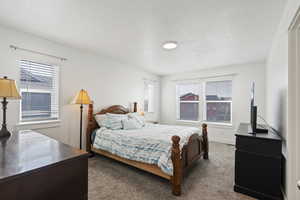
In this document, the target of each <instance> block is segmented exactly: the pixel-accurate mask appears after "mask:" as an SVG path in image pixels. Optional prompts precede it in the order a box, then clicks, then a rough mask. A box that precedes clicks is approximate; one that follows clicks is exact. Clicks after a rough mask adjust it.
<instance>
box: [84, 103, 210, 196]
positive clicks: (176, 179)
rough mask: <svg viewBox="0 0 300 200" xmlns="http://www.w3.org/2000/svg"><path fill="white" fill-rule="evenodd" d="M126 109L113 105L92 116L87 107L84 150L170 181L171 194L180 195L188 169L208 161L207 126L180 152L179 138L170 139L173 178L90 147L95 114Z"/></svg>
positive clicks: (91, 111) (90, 109)
mask: <svg viewBox="0 0 300 200" xmlns="http://www.w3.org/2000/svg"><path fill="white" fill-rule="evenodd" d="M136 106H137V105H136V104H135V106H134V111H136V110H137V109H136ZM128 112H129V111H128V109H126V108H124V107H122V106H119V105H115V106H111V107H109V108H107V109H103V110H101V111H100V112H98V113H96V114H94V113H93V105H92V104H90V105H89V111H88V126H87V133H86V150H87V151H88V152H90V153H92V154H93V153H97V154H100V155H103V156H106V157H109V158H112V159H114V160H117V161H119V162H123V163H126V164H128V165H131V166H134V167H136V168H139V169H142V170H145V171H147V172H150V173H152V174H155V175H158V176H160V177H162V178H165V179H167V180H170V181H171V184H172V193H173V194H174V195H177V196H178V195H180V194H181V184H182V180H183V177H184V174H186V173H187V172H188V170H189V168H190V167H191V166H192V165H193V164H194V163H195V162H196V161H198V160H199V159H200V158H201V157H202V156H203V158H204V159H208V137H207V125H206V124H202V136H199V134H193V135H192V136H191V137H190V138H189V141H188V144H186V145H184V146H183V148H182V150H180V145H179V142H180V137H179V136H176V135H174V136H173V137H172V154H171V159H172V162H173V176H169V175H167V174H165V173H164V172H163V171H161V170H160V169H159V168H158V167H157V166H156V165H150V164H145V163H141V162H137V161H132V160H128V159H124V158H121V157H119V156H116V155H113V154H111V153H109V152H106V151H102V150H97V149H94V148H93V147H92V141H91V135H92V133H93V131H94V130H95V129H97V128H99V126H98V124H97V122H96V120H95V118H94V116H95V115H97V114H105V113H115V114H126V113H128Z"/></svg>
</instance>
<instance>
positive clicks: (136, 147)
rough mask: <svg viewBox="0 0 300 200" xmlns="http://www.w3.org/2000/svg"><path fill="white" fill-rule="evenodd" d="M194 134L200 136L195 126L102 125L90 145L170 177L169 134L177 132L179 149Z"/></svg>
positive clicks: (171, 166)
mask: <svg viewBox="0 0 300 200" xmlns="http://www.w3.org/2000/svg"><path fill="white" fill-rule="evenodd" d="M194 133H198V134H199V135H201V131H200V129H199V128H194V127H186V126H169V125H158V124H146V126H145V127H143V128H141V129H135V130H111V129H107V128H104V127H102V128H100V129H98V130H97V131H96V137H95V140H94V143H93V147H94V148H97V149H101V150H105V151H108V152H110V153H112V154H115V155H118V156H120V157H122V158H126V159H129V160H135V161H140V162H144V163H148V164H155V165H157V166H158V167H160V168H161V169H162V171H163V172H165V173H166V174H168V175H170V176H172V175H173V164H172V160H171V146H172V141H171V138H172V136H173V135H178V136H179V137H180V138H181V140H180V147H181V148H182V147H183V145H185V144H186V143H187V142H188V140H189V137H190V136H191V135H192V134H194Z"/></svg>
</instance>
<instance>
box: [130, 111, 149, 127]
mask: <svg viewBox="0 0 300 200" xmlns="http://www.w3.org/2000/svg"><path fill="white" fill-rule="evenodd" d="M128 117H129V118H130V119H135V120H136V121H137V122H138V123H139V124H140V125H141V126H142V127H143V126H145V117H144V116H142V115H140V114H139V113H129V114H128Z"/></svg>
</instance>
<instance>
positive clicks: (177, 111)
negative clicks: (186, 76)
mask: <svg viewBox="0 0 300 200" xmlns="http://www.w3.org/2000/svg"><path fill="white" fill-rule="evenodd" d="M178 85H199V88H200V89H199V91H200V92H199V94H198V95H199V97H200V96H201V91H202V88H201V87H202V86H201V82H182V83H177V84H176V99H175V101H176V105H177V106H176V113H177V114H176V121H178V122H188V123H189V122H190V123H199V122H201V119H200V118H201V100H200V98H199V100H198V101H181V100H180V97H179V96H178V91H177V87H178ZM180 103H198V120H184V119H180Z"/></svg>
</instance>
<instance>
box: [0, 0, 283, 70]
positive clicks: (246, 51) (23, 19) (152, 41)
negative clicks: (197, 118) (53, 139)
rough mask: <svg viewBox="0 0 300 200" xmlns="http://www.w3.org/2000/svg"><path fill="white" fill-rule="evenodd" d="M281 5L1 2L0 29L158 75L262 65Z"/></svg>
mask: <svg viewBox="0 0 300 200" xmlns="http://www.w3.org/2000/svg"><path fill="white" fill-rule="evenodd" d="M285 3H286V1H285V0H226V1H225V0H130V1H124V0H88V1H84V0H48V1H46V0H0V5H1V6H0V24H3V25H6V26H10V27H12V28H15V29H18V30H21V31H25V32H28V33H33V34H35V35H38V36H41V37H43V38H47V39H49V40H52V41H55V42H59V43H63V44H67V45H71V46H74V47H77V48H81V49H84V50H89V51H93V52H95V53H98V54H103V55H105V56H109V57H111V58H114V59H115V60H117V61H120V62H123V63H127V64H131V65H133V66H136V67H141V68H143V69H145V70H148V71H151V72H153V73H156V74H161V75H164V74H173V73H178V72H183V71H191V70H199V69H204V68H209V67H216V66H225V65H231V64H241V63H250V62H257V61H263V60H265V59H266V56H267V55H268V51H269V49H270V47H271V42H272V38H273V36H274V34H275V31H276V28H277V25H278V24H279V20H280V17H281V15H282V12H283V8H284V6H285ZM170 40H172V41H173V40H174V41H178V44H179V46H178V48H177V49H176V50H173V51H166V50H163V49H162V48H161V45H162V43H163V42H165V41H170Z"/></svg>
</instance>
